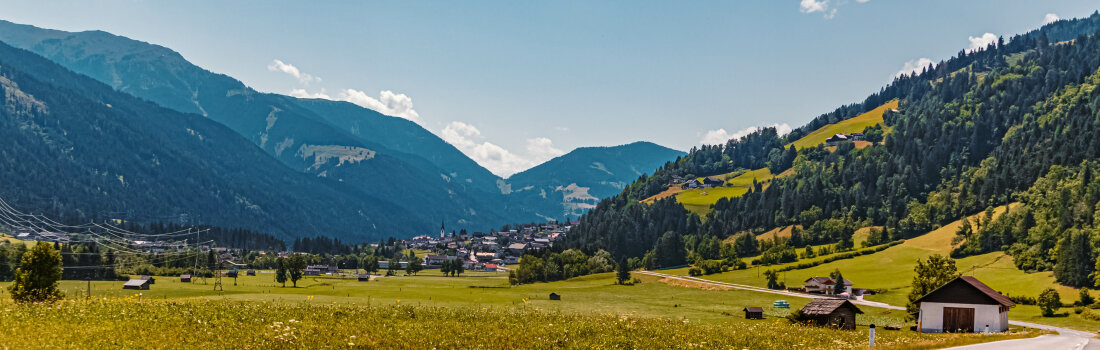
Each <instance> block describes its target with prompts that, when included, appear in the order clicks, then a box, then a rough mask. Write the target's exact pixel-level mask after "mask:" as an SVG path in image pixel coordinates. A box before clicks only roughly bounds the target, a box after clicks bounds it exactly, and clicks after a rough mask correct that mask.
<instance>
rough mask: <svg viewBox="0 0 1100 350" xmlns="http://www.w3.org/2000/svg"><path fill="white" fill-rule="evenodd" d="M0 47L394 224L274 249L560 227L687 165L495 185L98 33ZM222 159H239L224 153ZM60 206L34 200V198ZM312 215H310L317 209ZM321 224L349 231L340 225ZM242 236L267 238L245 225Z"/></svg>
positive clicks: (601, 156)
mask: <svg viewBox="0 0 1100 350" xmlns="http://www.w3.org/2000/svg"><path fill="white" fill-rule="evenodd" d="M0 41H3V42H5V43H8V44H9V45H11V46H14V47H17V48H22V49H25V50H28V51H30V52H33V53H34V54H37V55H41V56H42V57H44V58H46V59H48V60H50V61H53V62H55V63H57V64H59V65H61V66H63V67H65V68H67V69H69V70H71V71H73V72H75V73H78V74H82V75H86V76H88V77H91V78H93V79H95V80H97V81H99V82H101V83H103V84H106V85H108V86H109V87H111V88H113V89H114V90H116V91H118V92H120V93H124V94H129V95H133V96H136V97H138V98H141V99H145V100H148V101H150V102H153V103H155V104H157V105H160V106H162V107H165V108H167V109H169V110H173V111H175V112H178V113H182V114H188V115H198V116H201V117H204V118H205V120H209V121H213V122H216V123H218V124H221V125H224V126H226V127H228V128H229V129H231V130H233V131H234V132H236V133H237V134H238V135H239V136H240V137H243V138H244V139H246V140H247V141H249V142H251V143H252V144H253V145H255V147H258V148H259V149H260V150H262V152H263V153H265V154H266V155H267V157H270V158H274V159H275V160H277V161H278V162H279V163H282V164H283V165H285V166H286V167H289V168H290V169H292V170H293V171H297V172H300V173H304V174H307V175H309V177H312V178H313V179H312V180H311V181H313V182H318V183H322V184H324V186H330V187H331V186H334V185H333V184H331V183H332V182H335V183H338V187H339V188H342V189H343V191H345V193H348V194H349V195H351V196H353V197H358V198H359V199H360V200H361V201H363V202H364V203H370V206H364V207H361V208H368V207H372V206H377V207H386V208H390V209H389V211H390V212H393V213H399V214H395V215H392V217H389V216H390V215H388V216H387V218H379V219H378V220H384V221H389V223H387V224H384V225H378V224H376V225H372V226H367V227H356V228H355V229H345V230H337V231H328V230H322V229H320V227H318V228H315V229H305V230H301V229H295V230H284V229H278V230H276V231H277V232H274V233H276V234H277V235H279V236H281V237H296V236H310V235H322V234H329V235H333V236H337V237H356V238H375V237H380V236H402V235H409V234H412V233H415V232H426V231H427V232H430V231H431V230H433V229H436V227H438V223H439V222H440V221H444V222H449V223H451V225H450V226H451V227H452V228H470V229H474V230H486V229H488V228H490V227H495V225H500V224H503V223H514V222H528V221H536V220H537V221H543V220H560V219H562V218H563V217H567V216H579V215H581V214H583V213H584V211H585V210H586V209H587V208H590V207H591V206H592V205H593V204H594V203H595V201H596V200H598V199H599V198H603V197H605V196H609V195H613V194H615V193H617V192H618V191H619V190H621V189H622V188H623V186H624V185H625V184H627V183H629V182H630V181H633V180H634V179H636V178H637V177H638V176H639V175H641V174H642V173H644V172H645V171H646V170H644V169H652V168H655V167H657V166H659V165H661V164H663V163H665V162H667V161H670V160H672V159H673V158H675V157H676V156H678V155H682V154H683V153H681V152H679V151H675V150H671V149H668V148H664V147H661V146H657V145H654V144H650V143H635V144H630V145H624V146H619V147H606V148H598V149H599V150H601V151H596V150H597V149H596V148H594V149H578V150H576V151H574V152H570V153H569V154H566V155H563V156H561V157H558V158H555V159H554V160H551V161H550V162H547V164H544V165H543V166H539V167H535V168H532V169H530V170H528V171H525V172H523V173H521V174H517V175H515V176H513V177H511V178H509V179H503V178H500V177H498V176H496V175H494V174H492V173H490V172H489V171H488V170H486V169H485V168H483V167H481V166H480V165H478V164H477V163H476V162H474V161H473V160H472V159H470V158H469V157H467V156H466V155H464V154H463V153H462V152H461V151H459V150H458V149H457V148H455V147H454V146H452V145H450V144H448V143H447V142H445V141H443V140H442V139H440V138H439V137H437V136H436V135H435V134H433V133H431V132H430V131H428V130H426V129H424V128H423V127H421V126H420V125H418V124H416V123H413V122H411V121H409V120H406V119H402V118H397V117H391V116H386V115H383V114H380V113H378V112H376V111H374V110H371V109H367V108H363V107H360V106H358V105H355V104H351V103H348V102H341V101H330V100H321V99H300V98H295V97H290V96H285V95H279V94H271V93H263V92H259V91H256V90H254V89H252V88H250V87H248V86H247V85H245V84H244V83H242V82H240V81H238V80H236V79H233V78H232V77H229V76H226V75H223V74H217V73H213V72H210V71H207V70H205V69H202V68H201V67H198V66H195V65H193V64H191V63H190V62H188V61H187V60H186V59H184V58H183V56H182V55H180V54H179V53H177V52H175V51H172V50H171V49H168V48H165V47H162V46H158V45H153V44H149V43H145V42H141V41H137V40H132V39H129V38H125V37H121V36H116V35H113V34H110V33H107V32H102V31H87V32H78V33H71V32H65V31H58V30H50V29H42V28H37V27H33V26H29V25H20V24H14V23H11V22H5V21H0ZM135 122H140V121H135ZM100 136H101V137H108V138H110V137H117V136H118V135H114V134H109V133H107V134H102V135H100ZM223 151H224V152H234V153H235V152H241V151H240V150H238V149H237V148H231V147H227V148H225V149H224V150H223ZM548 164H555V165H554V166H549V165H548ZM574 167H576V168H574ZM248 179H249V178H248V177H244V178H238V179H233V180H234V181H247V180H248ZM270 190H272V191H287V190H288V189H287V188H282V187H272V188H270ZM0 194H2V195H7V196H11V195H12V194H10V193H0ZM62 196H63V195H62V194H48V193H37V194H34V197H37V198H45V197H62ZM15 199H19V198H15ZM311 205H312V206H315V207H318V210H323V208H324V207H325V205H323V204H316V203H315V204H311ZM109 207H110V208H111V209H110V210H111V211H113V212H126V211H127V210H131V209H132V208H131V207H130V204H129V203H127V202H125V201H120V200H115V201H114V204H112V205H110V206H109ZM191 211H192V210H191V209H189V208H186V207H180V208H175V209H174V210H167V211H163V212H158V214H157V215H159V216H179V215H186V214H189V213H190V214H191V215H197V213H191ZM331 212H332V213H333V214H335V213H336V212H338V210H332V211H331ZM318 219H320V220H326V221H342V220H345V218H344V217H343V216H342V215H341V216H337V217H324V218H318ZM214 221H218V220H214ZM218 222H220V221H218ZM239 225H241V226H246V227H250V228H261V229H271V228H270V227H268V225H266V224H258V223H251V222H244V223H240V224H239ZM288 227H289V226H288ZM383 227H385V229H382V228H383Z"/></svg>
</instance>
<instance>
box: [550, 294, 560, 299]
mask: <svg viewBox="0 0 1100 350" xmlns="http://www.w3.org/2000/svg"><path fill="white" fill-rule="evenodd" d="M550 300H561V295H558V293H550Z"/></svg>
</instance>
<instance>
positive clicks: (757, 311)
mask: <svg viewBox="0 0 1100 350" xmlns="http://www.w3.org/2000/svg"><path fill="white" fill-rule="evenodd" d="M742 311H745V319H746V320H763V319H764V308H762V307H759V306H749V307H746V308H744V309H743V310H742Z"/></svg>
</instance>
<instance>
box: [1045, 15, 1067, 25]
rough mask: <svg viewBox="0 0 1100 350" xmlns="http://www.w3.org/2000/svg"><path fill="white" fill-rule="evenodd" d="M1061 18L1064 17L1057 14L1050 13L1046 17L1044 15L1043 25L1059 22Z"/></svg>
mask: <svg viewBox="0 0 1100 350" xmlns="http://www.w3.org/2000/svg"><path fill="white" fill-rule="evenodd" d="M1060 19H1062V18H1060V17H1058V15H1057V14H1053V13H1048V14H1047V15H1046V16H1045V17H1043V25H1047V24H1051V23H1054V22H1058V20H1060Z"/></svg>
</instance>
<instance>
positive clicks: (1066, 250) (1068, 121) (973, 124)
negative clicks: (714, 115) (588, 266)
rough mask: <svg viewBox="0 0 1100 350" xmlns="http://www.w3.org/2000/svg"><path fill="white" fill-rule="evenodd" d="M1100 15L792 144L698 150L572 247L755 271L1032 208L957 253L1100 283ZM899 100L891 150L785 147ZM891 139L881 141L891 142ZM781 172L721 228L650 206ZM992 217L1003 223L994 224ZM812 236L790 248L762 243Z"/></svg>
mask: <svg viewBox="0 0 1100 350" xmlns="http://www.w3.org/2000/svg"><path fill="white" fill-rule="evenodd" d="M1097 82H1100V12H1096V13H1094V14H1092V15H1091V16H1089V17H1087V18H1080V19H1071V20H1060V21H1057V22H1054V23H1051V24H1047V25H1044V26H1043V27H1041V28H1039V29H1036V30H1033V31H1031V32H1028V33H1026V34H1021V35H1017V36H1014V37H1011V38H1007V39H1002V40H998V42H995V43H993V44H991V45H989V46H987V47H985V48H983V49H980V50H977V51H972V52H967V51H961V52H959V54H958V55H956V56H955V57H952V58H951V59H948V60H945V61H941V62H939V63H938V64H936V65H935V66H934V67H928V68H925V69H923V70H921V71H917V72H915V73H914V74H910V75H904V76H901V77H899V78H897V79H895V81H894V82H892V83H891V84H889V85H887V86H886V87H884V88H882V89H880V90H879V91H878V92H876V93H874V94H871V95H870V96H868V97H867V98H866V99H865V100H864V101H863V102H861V103H855V104H851V105H847V106H842V107H840V108H838V109H836V110H835V111H833V112H830V113H826V114H823V115H821V116H820V117H818V118H815V119H814V120H813V121H811V122H810V123H808V124H807V125H806V126H803V127H800V128H798V129H795V130H794V131H793V132H792V133H790V134H788V135H786V136H783V137H781V136H779V135H777V134H776V132H775V130H774V129H764V130H762V131H760V132H757V133H753V134H750V135H748V136H746V137H743V138H741V139H738V140H730V141H729V142H728V143H726V144H725V145H717V146H703V147H700V148H696V149H692V150H691V152H689V154H688V155H687V156H684V157H681V158H680V159H679V160H677V161H675V162H669V163H667V164H665V165H664V166H662V167H660V168H659V169H657V171H656V172H654V173H653V174H652V175H651V176H647V177H643V178H640V179H639V180H638V181H635V182H634V183H632V184H631V185H630V186H629V187H628V188H627V189H626V190H624V191H623V192H622V193H621V194H620V195H617V196H614V197H611V198H608V199H606V200H603V201H601V202H600V203H599V204H598V205H597V206H596V208H595V209H593V210H592V211H590V212H589V213H588V214H586V215H585V216H584V217H582V218H581V219H580V225H579V226H577V227H575V228H574V229H573V231H571V232H570V235H568V236H567V237H566V242H565V245H566V246H567V247H576V248H581V249H585V250H589V251H592V250H597V249H605V250H608V251H609V252H611V253H612V254H613V255H615V256H617V257H623V258H636V259H637V260H635V261H634V263H635V264H636V265H641V266H646V267H649V268H657V267H662V266H675V265H679V264H683V263H685V262H687V263H696V264H701V263H702V262H703V261H708V260H709V261H718V260H721V261H726V262H736V261H737V259H739V258H740V257H752V256H759V258H758V259H756V261H754V262H753V263H754V264H760V265H773V264H776V263H781V262H791V261H792V259H793V260H798V256H799V254H798V252H802V251H803V249H804V248H805V247H808V246H813V245H822V244H834V243H835V247H836V249H847V248H850V247H852V245H853V242H854V239H853V235H854V233H855V231H856V229H858V228H861V227H868V226H875V227H884V228H885V230H881V231H880V230H875V231H874V232H871V234H870V236H869V238H868V239H867V242H868V243H869V244H872V245H875V244H883V243H886V242H889V241H892V240H896V239H905V238H912V237H914V236H915V235H919V234H923V233H926V232H929V231H931V230H932V229H934V228H937V227H941V226H943V225H945V224H948V223H951V222H954V221H956V220H959V219H961V218H965V217H968V216H970V215H973V214H975V213H981V212H983V211H986V212H992V209H991V208H994V207H997V206H1004V205H1006V204H1009V203H1014V202H1022V204H1023V205H1021V206H1020V209H1014V210H1013V211H1010V213H1008V214H1005V215H1002V216H1000V218H999V219H997V220H993V219H992V218H986V219H982V220H980V221H978V222H975V223H973V224H970V223H966V224H964V225H962V226H963V229H960V230H959V231H958V232H957V236H956V237H955V240H954V241H953V243H952V245H956V244H957V245H958V246H956V247H954V249H953V250H952V253H951V254H952V255H954V256H959V257H964V256H969V255H975V254H982V253H988V252H995V251H1004V252H1005V253H1007V254H1008V255H1010V256H1012V257H1013V258H1014V263H1015V264H1016V267H1017V268H1019V269H1021V270H1025V271H1052V272H1053V275H1054V277H1055V279H1056V280H1057V281H1058V282H1059V283H1062V284H1065V285H1069V286H1074V287H1080V286H1089V285H1096V282H1097V277H1100V276H1098V275H1097V274H1096V271H1097V270H1098V269H1097V265H1096V263H1097V256H1100V254H1098V252H1100V242H1098V241H1097V240H1095V239H1089V237H1094V236H1090V232H1091V234H1092V235H1095V232H1097V231H1096V230H1097V228H1096V223H1095V220H1094V218H1095V217H1096V216H1097V214H1096V212H1095V208H1096V206H1097V203H1098V202H1100V181H1094V180H1093V179H1095V178H1096V177H1095V172H1096V171H1097V170H1096V169H1098V168H1097V165H1096V164H1097V163H1096V161H1097V160H1098V157H1100V141H1097V140H1100V138H1097V137H1096V133H1097V132H1100V107H1098V106H1100V93H1098V92H1096V90H1095V86H1096V84H1097ZM895 99H897V100H899V101H900V104H899V107H898V112H896V113H894V112H892V113H887V114H886V115H884V120H883V122H884V127H883V128H887V127H888V128H890V129H889V130H890V131H889V132H888V133H885V134H884V141H883V143H881V144H874V145H870V146H868V147H864V148H861V149H857V148H856V147H855V145H854V144H853V143H840V144H838V145H837V146H836V147H835V149H831V148H830V149H826V148H825V147H824V146H823V145H819V146H817V147H807V148H803V149H799V150H797V154H796V155H794V156H793V157H792V156H791V154H790V153H789V152H790V150H789V149H786V150H785V149H783V145H786V144H787V143H789V142H790V141H793V140H796V139H798V138H800V137H802V136H804V135H806V134H809V133H810V132H812V131H814V130H816V129H818V128H820V127H822V126H825V125H828V124H833V123H837V122H839V121H842V120H846V119H848V118H852V117H854V116H857V115H859V114H860V113H863V112H866V111H868V110H871V109H873V108H876V107H878V106H882V105H883V104H884V103H886V102H887V101H892V100H895ZM881 130H883V129H878V130H876V132H881ZM762 167H768V168H769V170H770V171H771V172H772V173H779V172H784V171H789V173H788V175H786V176H783V177H778V178H776V179H774V180H772V181H771V182H770V184H769V185H768V186H766V187H765V186H761V185H754V186H753V188H752V189H751V190H750V191H749V192H748V193H746V194H744V195H742V196H740V197H734V198H723V199H720V200H718V201H717V203H716V204H714V205H713V210H712V211H710V212H709V214H707V215H706V216H705V217H699V216H697V215H694V214H692V213H690V212H688V211H686V210H685V209H684V208H683V206H681V205H679V203H676V202H675V201H674V200H672V199H664V200H658V201H656V202H655V203H654V204H652V205H647V204H644V203H639V200H641V199H644V198H648V197H650V196H652V195H654V194H656V193H658V192H660V191H662V190H664V189H666V188H667V186H668V183H669V181H670V179H672V178H673V177H674V176H685V175H687V174H693V175H696V176H705V175H715V174H721V173H727V172H730V171H737V170H738V169H758V168H762ZM987 217H988V216H987ZM780 227H797V228H798V229H795V230H791V233H790V237H789V238H782V239H778V238H777V239H767V240H761V239H757V237H756V234H760V233H763V232H766V231H768V230H772V229H775V228H780Z"/></svg>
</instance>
